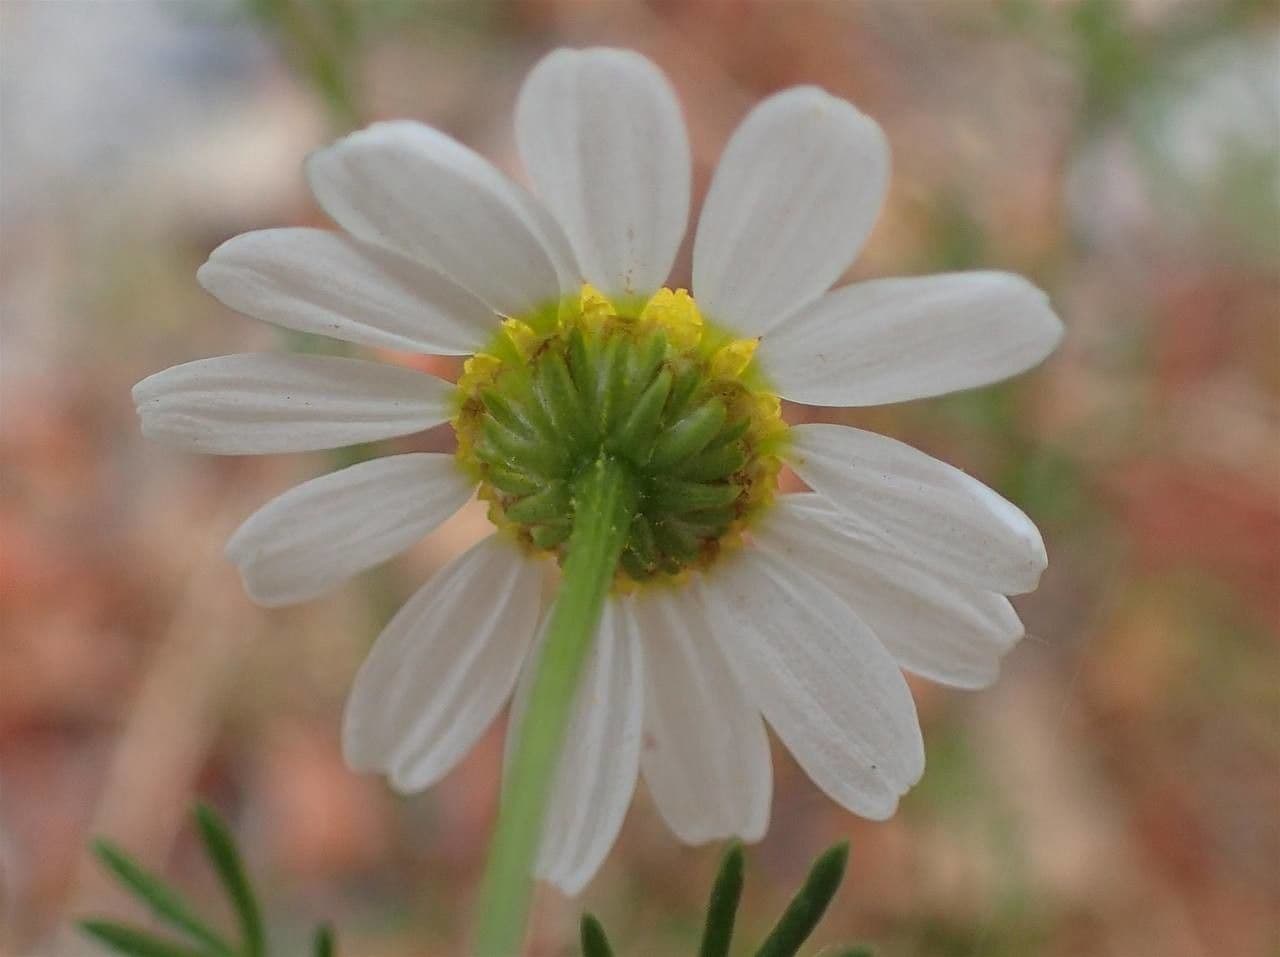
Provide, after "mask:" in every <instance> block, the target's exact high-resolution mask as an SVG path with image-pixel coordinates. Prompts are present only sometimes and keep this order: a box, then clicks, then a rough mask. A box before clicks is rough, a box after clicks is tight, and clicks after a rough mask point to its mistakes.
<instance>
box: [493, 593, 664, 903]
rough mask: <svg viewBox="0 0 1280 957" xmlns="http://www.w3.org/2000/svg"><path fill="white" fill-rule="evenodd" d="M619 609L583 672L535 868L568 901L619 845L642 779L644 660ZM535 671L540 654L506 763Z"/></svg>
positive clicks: (515, 713) (519, 705)
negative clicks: (638, 781) (620, 833)
mask: <svg viewBox="0 0 1280 957" xmlns="http://www.w3.org/2000/svg"><path fill="white" fill-rule="evenodd" d="M622 604H623V602H622V601H621V600H618V599H612V600H610V601H609V602H608V603H607V604H606V605H605V610H604V614H603V617H602V618H601V621H600V627H599V629H598V631H597V633H596V637H595V641H594V646H593V647H592V649H591V652H590V654H589V656H588V658H587V661H586V663H585V665H584V666H583V671H582V676H581V677H580V679H579V683H578V690H577V693H576V695H575V700H574V709H573V715H572V716H571V717H570V719H569V728H568V731H567V732H566V734H565V740H564V750H563V752H562V753H561V755H560V765H559V767H558V768H557V769H556V776H555V781H554V783H553V785H552V791H551V801H550V803H549V804H548V807H547V816H546V821H545V824H544V828H543V833H542V839H541V845H540V847H539V851H538V858H537V863H536V865H535V868H534V869H535V871H536V873H537V875H538V876H539V877H541V878H543V879H544V880H548V881H550V882H551V883H553V884H555V885H556V886H557V887H559V888H560V889H561V890H562V891H564V892H565V893H566V894H570V895H574V894H578V893H579V892H580V891H581V890H582V889H583V888H584V887H586V885H587V883H588V882H589V881H590V880H591V878H592V877H593V876H595V873H596V871H597V870H599V869H600V864H601V863H602V862H603V861H604V859H605V857H606V856H607V855H608V853H609V849H610V848H611V847H613V843H614V841H615V840H617V837H618V831H619V830H620V829H621V827H622V821H623V819H624V818H625V817H626V814H627V808H628V807H629V806H630V805H631V797H632V795H633V794H634V793H635V788H636V777H637V775H638V773H639V767H640V735H641V718H642V715H643V702H644V696H643V692H644V683H643V679H644V671H643V660H642V655H641V647H640V639H639V636H638V635H637V634H636V633H635V630H634V628H633V627H632V626H631V624H630V621H629V619H628V616H627V614H626V613H625V612H624V611H623V610H622V608H621V605H622ZM537 664H538V655H537V654H536V653H535V654H533V655H530V656H529V659H528V662H527V663H526V665H525V669H524V672H523V673H522V674H521V676H520V684H519V686H518V688H517V689H516V698H515V702H514V703H513V705H512V709H511V725H510V726H511V728H512V733H510V734H508V736H507V757H508V761H509V760H510V756H511V754H512V750H513V747H514V745H515V742H516V738H517V735H518V733H519V729H520V726H521V722H523V720H524V716H525V708H526V706H527V704H528V697H529V693H530V690H531V686H532V684H533V678H534V675H535V673H536V671H537Z"/></svg>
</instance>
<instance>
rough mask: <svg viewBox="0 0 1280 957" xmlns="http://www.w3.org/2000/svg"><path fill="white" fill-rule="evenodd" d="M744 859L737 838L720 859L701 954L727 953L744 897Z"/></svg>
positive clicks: (720, 956)
mask: <svg viewBox="0 0 1280 957" xmlns="http://www.w3.org/2000/svg"><path fill="white" fill-rule="evenodd" d="M744 866H745V865H744V859H743V853H742V845H741V844H739V843H738V842H737V841H734V842H733V844H732V845H730V847H729V849H728V850H727V851H725V853H724V857H723V858H721V860H720V872H719V873H718V874H717V875H716V882H715V884H714V885H712V888H711V900H710V901H709V902H708V903H707V923H706V926H705V928H704V929H703V931H702V946H701V947H700V948H699V949H698V957H728V955H729V943H730V941H732V939H733V924H734V921H735V920H736V919H737V916H738V901H739V900H741V898H742V881H743V868H744Z"/></svg>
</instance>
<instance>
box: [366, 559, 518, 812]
mask: <svg viewBox="0 0 1280 957" xmlns="http://www.w3.org/2000/svg"><path fill="white" fill-rule="evenodd" d="M541 583H542V569H541V567H540V566H539V564H538V563H537V562H535V561H532V560H530V559H529V558H528V557H527V556H525V555H523V554H521V553H520V551H519V550H518V549H517V548H516V547H515V546H514V545H513V544H511V543H510V542H507V541H504V540H503V539H501V538H500V537H499V536H497V535H491V536H489V537H488V538H486V539H485V540H484V541H482V542H480V543H479V544H478V545H475V546H474V547H472V548H471V549H469V550H468V551H466V552H464V553H463V554H462V555H460V556H459V557H458V558H455V559H454V560H453V561H451V562H450V563H449V564H448V565H446V566H445V567H444V568H443V569H441V570H440V571H439V572H437V573H436V575H435V576H434V577H433V578H432V579H431V581H429V582H427V584H425V585H424V586H423V587H422V588H420V589H419V590H418V591H417V592H416V593H415V594H414V596H413V597H412V598H410V599H409V601H408V602H407V603H406V604H405V605H404V607H403V608H401V609H400V611H399V612H398V613H397V614H396V616H395V617H394V618H392V619H391V622H390V624H388V625H387V627H386V628H385V629H383V631H382V634H381V635H379V636H378V640H377V642H375V644H374V646H373V650H372V651H371V652H370V653H369V657H368V658H366V659H365V662H364V664H363V665H362V666H361V667H360V671H359V673H358V674H357V675H356V680H355V686H354V687H353V688H352V690H351V697H350V698H349V699H348V700H347V709H346V715H345V717H344V720H343V727H342V747H343V753H344V755H345V756H346V759H347V763H348V764H349V765H350V766H351V767H352V768H353V769H354V770H356V771H382V772H385V773H386V774H388V775H389V776H390V778H391V783H392V785H393V786H395V787H396V788H397V789H398V790H401V791H417V790H420V789H422V788H425V787H427V786H428V785H430V784H433V783H435V782H436V781H438V780H439V779H440V778H442V777H443V776H444V775H445V774H447V773H448V772H449V770H450V769H451V768H453V766H454V765H455V764H457V763H458V761H459V760H461V759H462V757H463V756H464V755H465V754H466V753H467V751H469V750H470V749H471V746H472V745H473V744H475V742H476V740H477V739H478V738H479V737H480V735H481V734H483V733H484V730H485V729H486V728H487V727H488V726H489V725H490V723H492V721H493V719H494V717H496V716H497V714H498V711H499V710H500V709H501V708H502V705H503V704H504V703H505V702H506V700H507V698H508V697H510V695H511V689H512V687H513V686H514V685H515V683H516V676H517V675H518V674H519V672H520V666H521V664H522V663H523V661H524V657H525V654H526V652H527V651H528V648H529V643H530V640H531V639H532V637H533V632H534V628H535V627H536V625H537V621H538V610H539V606H540V604H541V600H542V598H541V587H542V584H541Z"/></svg>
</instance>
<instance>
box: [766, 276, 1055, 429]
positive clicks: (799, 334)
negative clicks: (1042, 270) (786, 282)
mask: <svg viewBox="0 0 1280 957" xmlns="http://www.w3.org/2000/svg"><path fill="white" fill-rule="evenodd" d="M1061 338H1062V323H1061V322H1059V321H1058V317H1057V316H1055V315H1054V313H1053V309H1052V308H1051V307H1050V306H1049V299H1048V297H1047V296H1045V294H1044V293H1043V292H1041V291H1040V290H1039V289H1037V288H1036V287H1035V286H1033V285H1031V283H1029V282H1027V281H1026V280H1025V279H1023V278H1022V277H1020V276H1015V275H1013V274H1011V273H1003V272H962V273H951V274H947V275H940V276H923V277H919V278H913V279H877V280H874V281H872V282H862V283H856V284H854V285H852V286H845V287H844V288H843V289H837V290H835V291H834V292H830V293H828V294H827V295H825V296H823V297H822V298H821V299H819V300H818V301H817V302H815V303H813V304H812V305H810V306H807V307H805V308H804V309H802V310H801V311H800V312H798V313H796V314H795V315H793V316H791V317H790V318H789V319H787V320H785V321H784V322H782V324H781V325H779V326H778V327H777V328H776V329H774V330H773V331H772V332H771V333H770V334H769V335H767V336H765V337H764V339H763V340H762V341H761V343H760V353H759V355H760V361H761V363H762V364H763V367H764V368H765V369H767V370H768V372H769V376H770V377H771V379H772V380H773V382H774V383H775V384H776V385H777V387H778V391H779V392H780V393H782V395H783V396H784V397H785V398H788V399H791V400H792V401H795V402H807V403H809V404H810V405H836V406H850V405H879V404H881V403H885V402H901V401H903V400H906V399H920V398H924V397H925V396H931V395H942V394H944V393H947V392H955V391H956V390H957V389H969V388H972V387H974V386H980V385H987V384H988V383H991V382H998V381H999V380H1001V379H1007V378H1008V377H1009V376H1012V375H1017V374H1018V373H1019V372H1024V371H1026V370H1027V369H1029V368H1031V367H1032V366H1034V365H1036V364H1037V363H1039V362H1040V361H1042V360H1043V359H1044V358H1045V356H1047V355H1048V354H1049V353H1050V352H1052V351H1053V350H1054V347H1055V346H1057V344H1058V342H1059V340H1060V339H1061Z"/></svg>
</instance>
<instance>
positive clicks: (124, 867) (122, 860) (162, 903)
mask: <svg viewBox="0 0 1280 957" xmlns="http://www.w3.org/2000/svg"><path fill="white" fill-rule="evenodd" d="M93 853H94V854H95V855H97V857H98V859H99V860H100V861H102V863H103V864H104V865H105V866H106V868H107V869H108V870H109V871H111V873H112V874H114V875H115V876H116V878H117V879H118V880H119V881H120V883H122V884H124V885H125V886H126V887H128V888H129V889H130V890H131V891H133V893H134V894H135V895H137V896H138V897H140V898H142V900H143V901H144V902H146V904H147V906H148V907H149V908H150V909H151V912H152V913H153V914H155V915H156V917H157V918H158V919H159V920H162V921H164V922H165V923H167V924H169V925H170V926H171V927H173V928H175V929H176V930H181V931H185V932H186V933H187V934H188V935H190V936H191V937H192V938H193V939H195V940H197V941H199V942H200V943H201V944H203V945H204V946H205V947H207V948H209V950H210V951H212V952H213V953H214V954H216V955H219V957H222V955H226V957H230V955H231V954H232V953H234V949H233V948H232V946H231V944H230V943H228V942H227V941H226V940H225V939H224V938H223V937H222V936H221V935H220V934H219V933H218V932H217V931H215V930H214V929H213V928H211V927H209V926H208V925H207V924H205V923H204V921H202V920H201V919H200V918H199V917H197V916H196V915H195V914H194V913H193V912H192V910H191V906H190V905H189V904H188V903H187V902H186V901H185V900H183V898H182V897H181V895H179V894H178V893H177V892H176V891H174V890H173V889H172V888H170V887H169V886H168V885H166V884H165V883H164V881H163V880H162V879H161V878H160V877H158V876H156V875H155V874H152V873H150V872H149V871H147V870H145V869H144V868H143V867H142V865H140V864H139V863H138V862H137V861H135V860H134V859H133V858H131V857H130V856H129V855H128V854H126V853H125V852H124V851H122V850H121V849H120V848H118V847H116V846H115V845H114V844H112V843H110V842H109V841H102V840H99V841H95V842H94V843H93Z"/></svg>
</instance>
